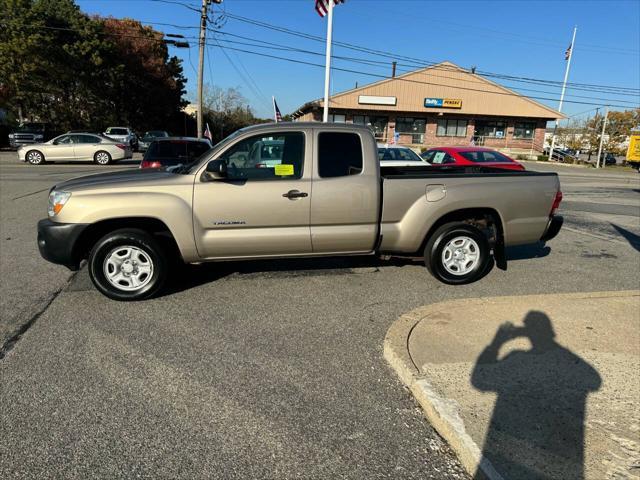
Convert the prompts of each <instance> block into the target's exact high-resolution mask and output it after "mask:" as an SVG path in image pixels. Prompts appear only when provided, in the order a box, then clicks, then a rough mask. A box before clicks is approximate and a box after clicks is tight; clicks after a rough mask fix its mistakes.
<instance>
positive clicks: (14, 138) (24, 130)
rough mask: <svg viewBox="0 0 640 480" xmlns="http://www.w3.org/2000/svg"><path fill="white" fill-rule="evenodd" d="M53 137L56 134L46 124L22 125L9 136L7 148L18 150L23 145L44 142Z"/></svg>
mask: <svg viewBox="0 0 640 480" xmlns="http://www.w3.org/2000/svg"><path fill="white" fill-rule="evenodd" d="M55 136H57V132H54V131H53V130H52V129H51V127H50V126H49V124H47V123H37V122H32V123H23V124H22V125H20V126H19V127H16V128H14V129H13V131H12V132H11V133H10V134H9V146H10V147H11V148H19V147H21V146H23V145H32V144H34V143H42V142H46V141H48V140H51V139H52V138H53V137H55Z"/></svg>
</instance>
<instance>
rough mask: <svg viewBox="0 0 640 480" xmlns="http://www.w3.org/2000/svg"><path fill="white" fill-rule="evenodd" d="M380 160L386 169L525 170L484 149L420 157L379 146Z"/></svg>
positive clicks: (435, 151)
mask: <svg viewBox="0 0 640 480" xmlns="http://www.w3.org/2000/svg"><path fill="white" fill-rule="evenodd" d="M378 160H380V165H382V166H386V167H411V166H425V167H430V166H434V165H437V166H472V165H481V166H483V167H492V168H503V169H507V170H524V166H522V164H521V163H518V162H516V161H515V160H513V159H512V158H510V157H508V156H507V155H505V154H503V153H500V152H497V151H495V150H491V149H490V148H482V147H439V148H431V149H429V150H427V151H425V152H423V153H422V154H420V155H418V154H417V153H415V152H414V151H413V150H411V149H410V148H407V147H402V146H399V145H382V144H378Z"/></svg>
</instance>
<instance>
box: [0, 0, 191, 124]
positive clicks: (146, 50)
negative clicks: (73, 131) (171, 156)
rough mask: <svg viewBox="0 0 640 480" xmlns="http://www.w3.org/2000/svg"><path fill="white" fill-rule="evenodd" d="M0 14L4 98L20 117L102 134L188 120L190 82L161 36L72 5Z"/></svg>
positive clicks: (28, 0) (38, 1)
mask: <svg viewBox="0 0 640 480" xmlns="http://www.w3.org/2000/svg"><path fill="white" fill-rule="evenodd" d="M0 15H1V16H0V18H2V28H0V58H2V61H0V100H2V104H3V106H4V105H6V108H7V110H8V111H9V112H10V113H13V112H15V116H16V117H17V118H18V119H19V120H25V119H31V120H40V121H47V122H50V123H53V124H54V125H55V126H56V127H57V128H59V129H68V128H90V129H96V130H98V129H102V128H104V127H105V126H107V125H109V124H128V125H130V126H132V127H134V128H140V129H147V128H160V127H164V128H166V127H165V125H167V124H171V122H175V121H176V119H178V118H180V119H181V117H180V108H181V107H182V106H183V105H184V102H183V101H182V94H183V93H184V85H185V82H186V80H185V79H184V77H183V75H182V67H181V64H180V61H179V60H178V59H177V58H176V57H171V58H170V57H169V55H168V50H167V46H166V45H165V44H164V42H163V41H162V37H163V34H162V33H161V32H158V31H155V30H153V29H151V28H150V27H144V26H142V25H141V24H140V22H138V21H135V20H127V19H125V20H117V19H114V18H106V19H105V18H99V17H89V16H87V15H85V14H84V13H82V12H81V11H80V9H79V8H78V6H76V5H75V3H74V2H73V1H72V0H0Z"/></svg>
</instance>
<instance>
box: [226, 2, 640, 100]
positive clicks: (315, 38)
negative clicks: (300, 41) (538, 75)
mask: <svg viewBox="0 0 640 480" xmlns="http://www.w3.org/2000/svg"><path fill="white" fill-rule="evenodd" d="M226 15H227V16H228V17H229V18H232V19H234V20H238V21H240V22H244V23H249V24H251V25H255V26H259V27H262V28H267V29H270V30H275V31H278V32H281V33H286V34H289V35H294V36H297V37H301V38H306V39H308V40H313V41H318V42H325V39H324V38H323V37H320V36H317V35H312V34H309V33H305V32H300V31H296V30H292V29H289V28H286V27H280V26H277V25H273V24H270V23H266V22H262V21H258V20H254V19H251V18H248V17H243V16H240V15H235V14H231V13H226ZM334 45H338V46H341V47H343V48H349V49H352V50H357V51H361V52H365V53H369V54H374V55H378V56H383V57H388V58H392V59H394V60H398V59H400V60H408V61H411V62H417V63H419V64H422V65H423V66H433V65H437V64H438V63H439V62H434V61H429V60H424V59H418V58H414V57H408V56H405V55H398V54H397V53H393V52H385V51H382V50H373V49H370V48H367V47H362V46H359V45H355V44H352V43H347V42H338V41H335V42H334ZM442 69H445V68H442ZM448 70H451V69H450V68H449V69H448ZM478 73H481V74H482V75H484V76H497V77H499V78H510V79H514V80H515V79H519V80H527V81H537V82H548V83H555V84H560V83H561V82H557V81H553V80H543V79H535V78H529V77H517V76H511V75H503V74H499V73H494V72H485V71H478ZM568 85H574V86H589V87H599V88H609V89H620V90H625V91H639V92H640V89H633V88H628V87H619V86H610V85H596V84H579V83H569V84H568Z"/></svg>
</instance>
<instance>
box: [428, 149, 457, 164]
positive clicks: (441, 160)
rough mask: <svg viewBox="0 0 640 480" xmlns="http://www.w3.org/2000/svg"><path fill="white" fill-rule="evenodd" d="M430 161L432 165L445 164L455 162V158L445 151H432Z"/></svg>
mask: <svg viewBox="0 0 640 480" xmlns="http://www.w3.org/2000/svg"><path fill="white" fill-rule="evenodd" d="M430 163H432V164H434V165H445V164H448V163H449V164H450V163H455V160H454V159H453V157H451V155H449V154H448V153H447V152H439V151H436V152H434V155H433V158H432V159H431V161H430Z"/></svg>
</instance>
